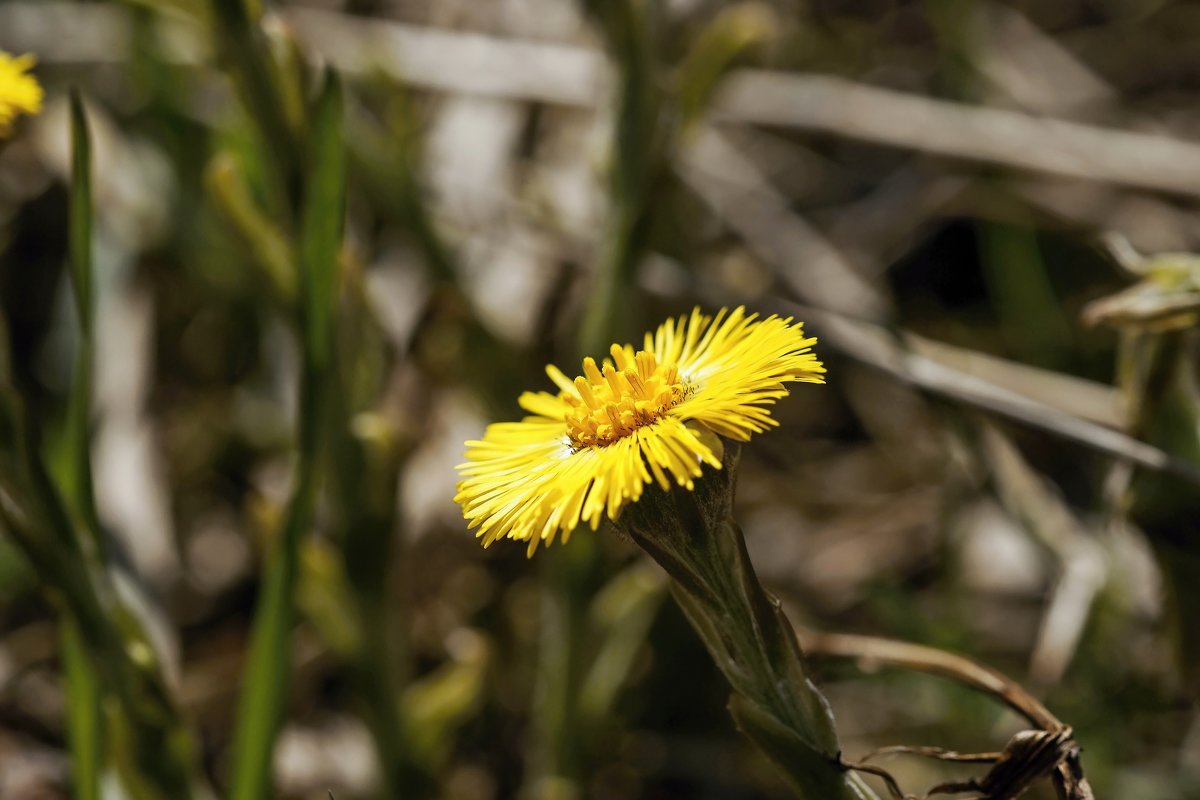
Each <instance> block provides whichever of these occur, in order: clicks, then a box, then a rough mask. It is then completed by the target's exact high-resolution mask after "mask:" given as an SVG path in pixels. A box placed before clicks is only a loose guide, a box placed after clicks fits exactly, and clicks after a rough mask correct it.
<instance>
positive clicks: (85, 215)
mask: <svg viewBox="0 0 1200 800" xmlns="http://www.w3.org/2000/svg"><path fill="white" fill-rule="evenodd" d="M70 214H71V216H70V242H69V251H70V255H71V280H72V281H74V290H75V307H76V310H77V311H78V313H79V322H80V325H79V327H80V329H81V330H82V331H83V336H84V337H85V338H90V337H91V331H92V143H91V137H90V136H89V135H88V126H87V116H86V114H85V113H84V109H83V101H82V100H81V99H80V97H79V92H78V91H77V90H72V91H71V212H70Z"/></svg>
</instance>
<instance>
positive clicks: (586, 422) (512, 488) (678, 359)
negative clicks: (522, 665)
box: [455, 307, 825, 554]
mask: <svg viewBox="0 0 1200 800" xmlns="http://www.w3.org/2000/svg"><path fill="white" fill-rule="evenodd" d="M815 342H816V339H813V338H805V336H804V329H803V324H802V323H800V322H793V321H792V320H791V318H786V319H784V318H780V317H777V316H771V317H768V318H766V319H761V320H760V319H758V318H757V315H756V314H750V315H747V314H746V313H745V309H743V308H740V307H739V308H737V309H734V310H733V311H732V312H727V311H726V310H725V309H722V310H721V311H720V312H719V313H718V314H717V315H716V317H709V316H705V315H703V314H701V313H700V311H699V309H697V310H695V311H693V312H692V314H691V316H690V317H679V318H678V319H676V320H670V321H668V322H665V323H663V324H662V325H660V326H659V327H658V330H657V331H655V332H654V333H653V334H650V333H647V334H646V337H645V341H644V342H643V345H642V349H641V350H635V349H634V348H633V346H631V345H613V346H612V348H611V349H610V351H609V353H610V358H609V359H605V360H604V361H603V363H597V362H596V361H595V359H592V358H586V359H584V361H583V375H581V376H579V377H576V378H575V379H574V380H571V379H569V378H568V377H567V376H566V375H565V374H564V373H563V372H562V371H561V370H559V369H558V368H557V367H555V366H553V365H550V366H548V367H546V372H547V374H548V375H549V376H550V379H551V380H552V381H553V382H554V384H555V385H556V386H557V387H558V393H557V394H551V393H549V392H526V393H525V394H523V395H521V397H520V399H519V401H518V402H519V403H520V405H521V407H522V408H524V409H525V410H526V411H528V412H530V414H531V415H532V416H528V417H526V418H525V419H523V420H522V421H520V422H500V423H495V424H493V425H489V426H488V429H487V432H486V433H485V434H484V436H483V439H481V440H478V441H470V442H467V447H468V450H467V454H466V457H467V462H466V463H464V464H461V465H459V467H458V469H459V472H460V474H461V475H462V480H461V481H460V482H459V484H458V494H457V496H456V497H455V500H456V501H457V502H458V503H460V504H461V505H462V508H463V515H464V516H465V517H466V519H467V520H468V521H469V522H470V527H471V528H477V529H478V532H477V535H478V536H479V537H480V538H482V539H483V544H484V546H485V547H486V546H488V545H490V544H491V543H492V542H494V541H496V540H497V539H502V538H508V539H518V540H522V541H527V542H528V543H529V552H530V553H531V554H532V553H533V551H534V550H536V549H537V547H538V545H539V544H540V543H546V544H549V543H551V542H553V541H554V538H555V536H557V535H558V534H559V533H561V534H562V537H563V539H564V540H565V539H566V538H567V537H568V536H569V535H570V533H571V531H572V530H574V529H575V528H576V527H577V526H578V525H579V524H580V523H581V522H583V523H587V524H588V525H589V526H591V528H592V529H595V528H597V527H598V526H599V525H600V522H601V521H602V520H603V519H604V518H605V517H606V516H607V517H608V518H609V519H614V520H615V519H616V518H617V517H618V515H619V514H620V513H621V509H622V508H624V507H625V506H626V505H628V504H629V503H634V502H637V501H638V499H639V498H641V496H642V492H643V490H644V489H645V488H646V486H647V485H648V484H649V483H650V482H651V481H654V482H655V483H657V484H658V485H659V486H661V487H662V489H663V490H664V491H666V490H668V489H670V488H671V486H672V484H677V485H679V486H683V487H686V488H687V489H689V490H691V489H692V488H693V487H694V481H695V479H696V478H698V477H700V475H701V474H702V469H703V465H705V464H707V465H708V466H709V467H710V468H712V469H720V468H721V458H720V454H719V452H715V451H719V449H720V445H719V440H718V439H716V437H714V436H713V434H714V433H716V434H719V435H720V436H724V437H727V438H729V439H733V440H736V441H745V440H747V439H749V438H750V437H751V435H753V434H755V433H761V432H763V431H764V430H766V429H767V428H768V427H770V426H773V425H776V424H777V423H776V422H775V420H773V419H772V418H771V415H770V411H769V409H768V406H770V405H771V404H773V403H774V402H775V401H776V400H778V399H779V398H780V397H783V396H785V395H786V394H787V389H786V388H785V386H784V384H786V383H789V382H792V381H803V382H806V383H824V377H823V373H824V372H825V369H824V367H823V366H821V362H820V361H818V360H817V358H816V356H815V355H814V354H813V353H812V345H813V344H814V343H815Z"/></svg>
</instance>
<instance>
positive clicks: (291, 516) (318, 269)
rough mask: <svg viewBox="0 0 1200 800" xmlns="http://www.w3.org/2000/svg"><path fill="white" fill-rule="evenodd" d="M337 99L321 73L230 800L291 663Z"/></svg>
mask: <svg viewBox="0 0 1200 800" xmlns="http://www.w3.org/2000/svg"><path fill="white" fill-rule="evenodd" d="M342 109H343V104H342V91H341V84H340V82H339V81H338V80H337V78H336V76H335V75H334V74H333V73H331V72H330V73H327V74H326V76H325V85H324V88H323V90H322V92H321V95H320V97H318V99H317V102H316V108H315V113H314V120H313V139H312V141H313V154H312V155H313V158H312V161H313V167H312V171H311V173H310V174H309V175H308V180H307V185H306V194H305V201H304V209H303V225H302V227H301V230H302V231H303V238H302V240H301V242H300V248H299V252H300V267H301V270H300V272H301V274H300V293H301V301H302V324H301V331H300V335H301V351H302V360H303V363H302V366H301V378H300V408H299V420H298V428H299V430H298V432H297V439H298V442H297V461H296V467H295V484H294V487H293V490H292V495H291V498H290V499H289V501H288V508H287V513H286V516H285V521H284V525H283V529H282V531H281V533H280V536H279V539H278V540H277V541H276V542H275V544H274V547H273V548H272V551H271V552H270V553H269V554H268V556H267V567H266V575H265V577H264V581H263V595H262V598H261V600H260V604H259V608H258V611H257V612H256V615H255V620H254V627H253V630H252V632H251V642H250V652H249V660H248V662H247V664H246V672H245V680H244V681H243V690H242V695H241V700H240V703H239V707H238V717H237V719H238V726H237V730H236V732H235V738H234V751H233V758H234V761H233V786H232V791H231V795H230V796H231V797H232V798H234V800H262V798H266V797H269V796H270V787H271V755H272V753H273V751H274V746H275V739H276V736H277V735H278V732H279V727H280V725H281V724H282V719H283V707H284V702H285V699H286V696H287V690H288V683H289V681H288V678H289V674H290V671H291V664H290V643H291V628H292V623H293V621H294V618H295V603H294V594H295V587H296V577H297V575H298V573H299V567H298V559H299V552H300V539H301V537H302V536H304V535H305V534H307V533H308V532H309V530H311V528H312V523H313V513H314V509H315V507H316V494H317V491H318V485H319V480H318V467H319V463H320V457H321V448H322V445H323V442H324V431H325V421H326V417H327V415H328V414H327V412H328V384H329V382H330V380H331V379H332V378H333V377H334V374H335V373H334V370H333V368H332V362H333V324H334V309H335V308H336V304H337V295H338V256H339V253H340V251H341V243H342V225H343V216H344V214H345V174H346V156H345V149H344V144H343V136H342V114H343V111H342Z"/></svg>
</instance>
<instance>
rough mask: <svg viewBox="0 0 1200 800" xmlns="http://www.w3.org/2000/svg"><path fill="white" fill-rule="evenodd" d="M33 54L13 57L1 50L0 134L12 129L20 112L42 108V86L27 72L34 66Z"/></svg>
mask: <svg viewBox="0 0 1200 800" xmlns="http://www.w3.org/2000/svg"><path fill="white" fill-rule="evenodd" d="M33 64H34V58H33V56H31V55H23V56H17V57H15V58H14V57H13V56H10V55H9V54H7V53H5V52H3V51H0V136H5V135H7V134H8V133H9V131H11V130H12V124H13V120H15V119H16V118H17V115H18V114H36V113H38V112H39V111H41V110H42V87H41V86H40V85H38V82H37V80H36V79H35V78H34V77H33V76H32V75H29V74H27V73H28V71H29V69H30V68H32V67H33Z"/></svg>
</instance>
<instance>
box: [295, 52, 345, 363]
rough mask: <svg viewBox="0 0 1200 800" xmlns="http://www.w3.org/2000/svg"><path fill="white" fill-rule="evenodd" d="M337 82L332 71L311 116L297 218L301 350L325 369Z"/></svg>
mask: <svg viewBox="0 0 1200 800" xmlns="http://www.w3.org/2000/svg"><path fill="white" fill-rule="evenodd" d="M342 105H343V103H342V88H341V82H340V81H339V80H338V78H337V76H336V75H335V74H334V73H333V72H328V73H327V74H326V77H325V86H324V89H323V90H322V92H321V96H320V98H319V99H318V101H317V108H316V114H315V117H314V119H313V138H312V156H311V157H312V162H313V163H312V167H313V168H312V172H311V173H310V175H309V182H308V192H307V195H306V198H305V206H304V215H303V218H302V223H301V230H302V231H303V233H302V234H301V241H300V271H301V280H302V281H303V283H304V289H303V291H304V338H305V350H306V353H307V355H308V357H309V358H311V359H313V363H314V366H316V367H317V368H319V369H321V370H324V369H327V368H328V365H329V359H330V353H331V351H332V349H333V312H334V309H335V308H336V306H337V289H338V254H339V252H340V251H341V247H342V225H343V217H344V214H345V206H346V148H345V144H344V137H343V113H342Z"/></svg>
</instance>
